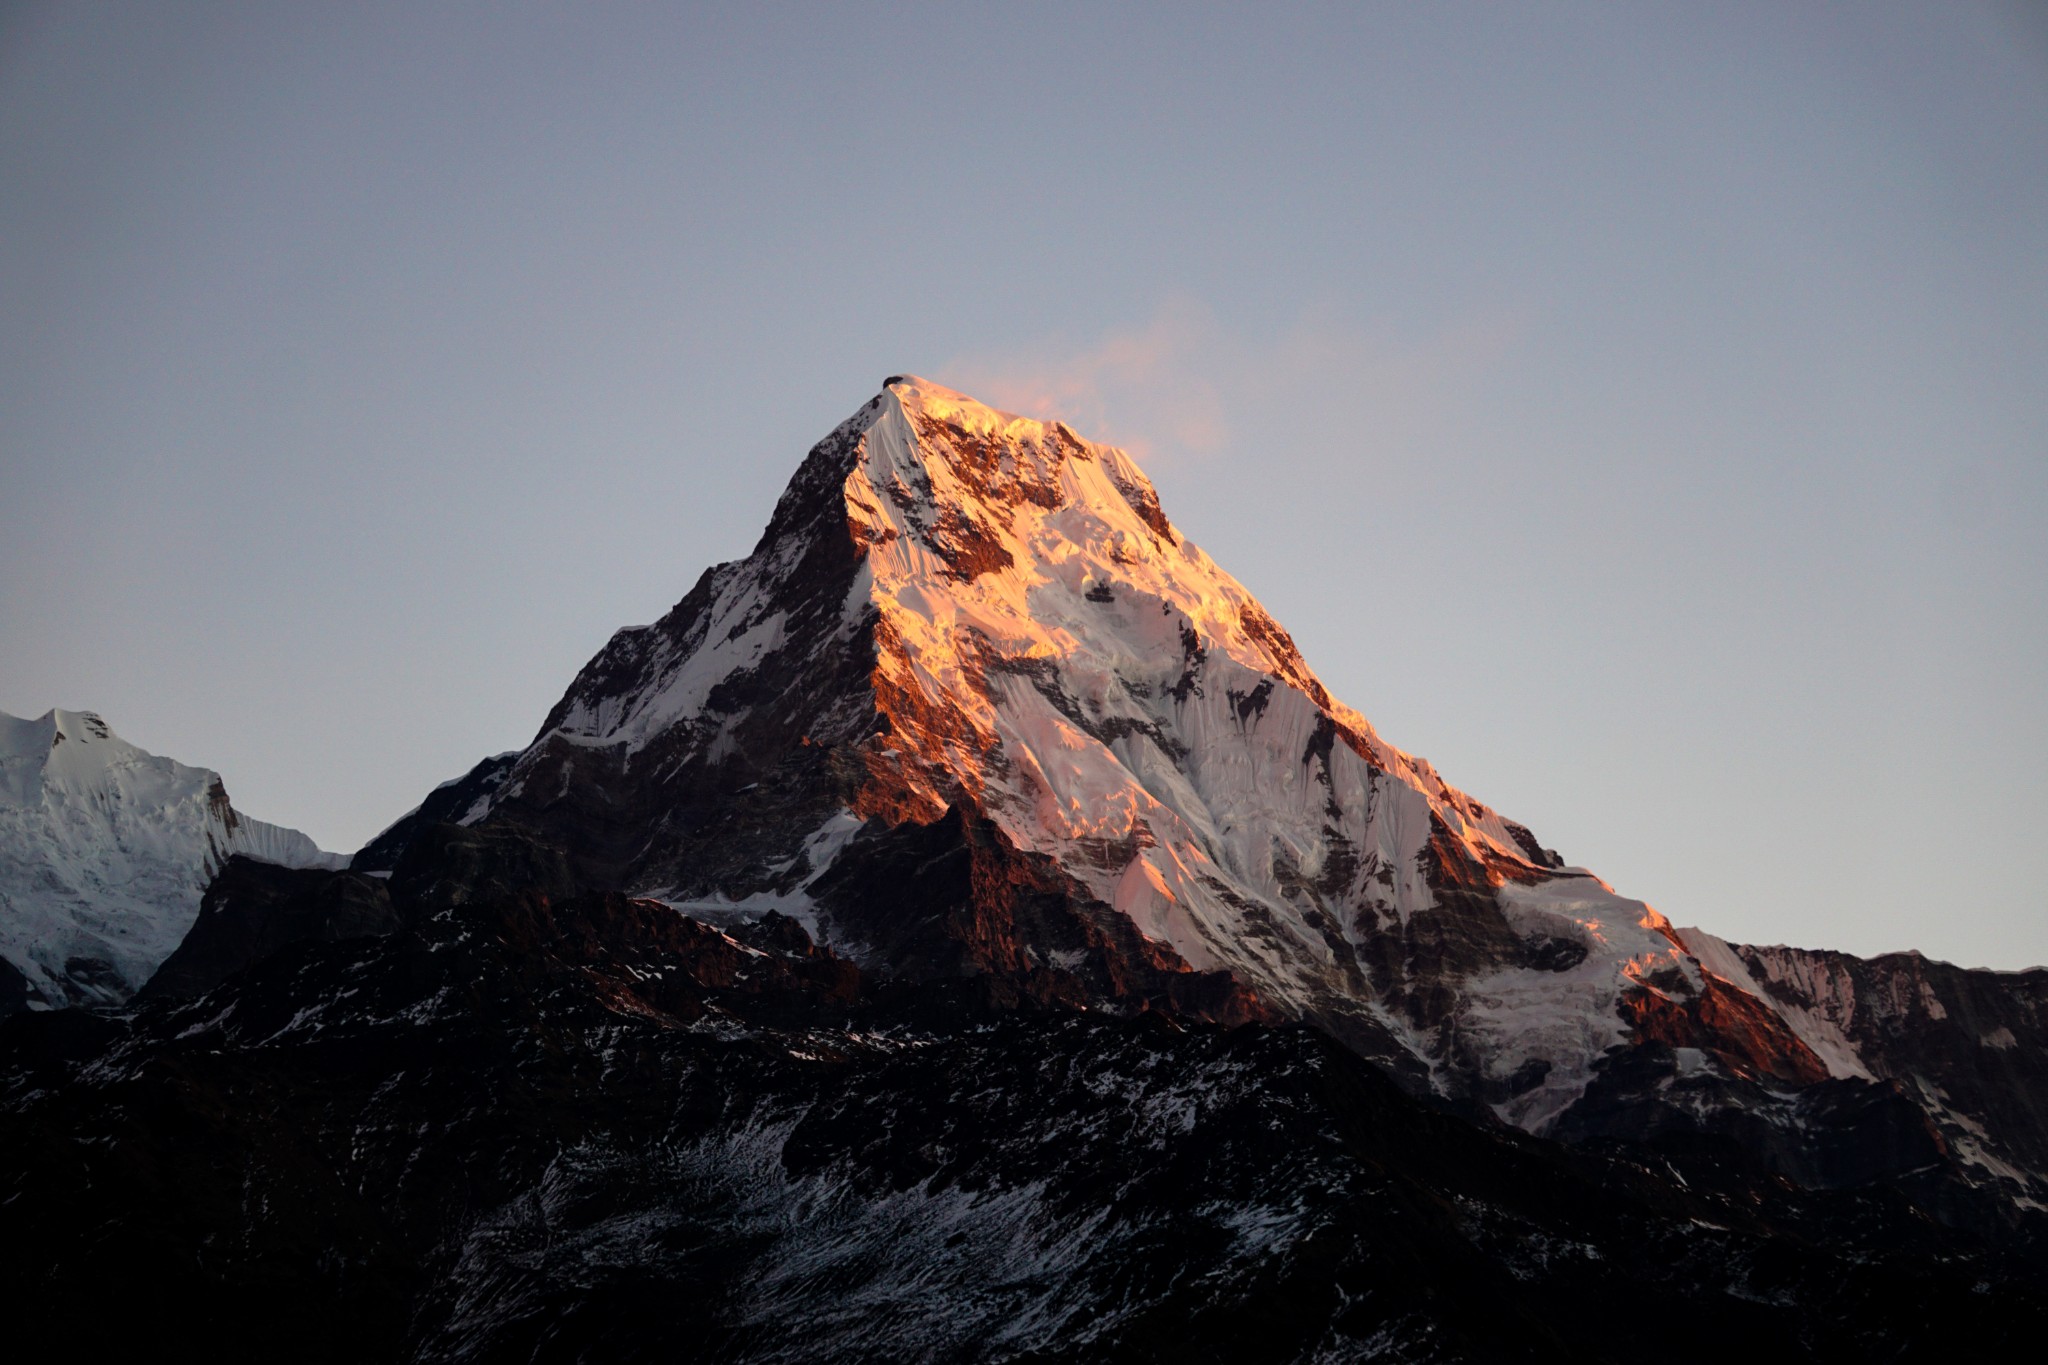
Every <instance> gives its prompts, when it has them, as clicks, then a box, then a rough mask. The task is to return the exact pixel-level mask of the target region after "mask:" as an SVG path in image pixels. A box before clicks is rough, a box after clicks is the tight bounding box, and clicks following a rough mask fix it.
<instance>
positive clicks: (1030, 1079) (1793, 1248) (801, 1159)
mask: <svg viewBox="0 0 2048 1365" xmlns="http://www.w3.org/2000/svg"><path fill="white" fill-rule="evenodd" d="M490 853H491V850H489V849H488V848H484V847H481V846H480V845H479V843H478V841H477V838H476V837H475V836H472V835H470V834H469V833H468V832H456V831H449V832H448V834H447V838H446V839H445V840H444V841H443V848H442V853H441V855H440V858H441V862H440V868H441V875H432V874H431V869H429V868H425V867H423V866H422V867H415V868H413V869H412V870H411V871H412V875H411V876H410V877H405V876H401V877H396V878H394V879H393V880H392V882H391V883H390V884H389V885H390V889H391V890H390V899H389V901H388V906H389V910H390V913H391V914H392V916H393V917H394V919H395V921H396V922H397V923H398V924H399V925H400V927H399V928H397V929H396V931H395V932H391V933H388V934H386V935H383V936H380V937H363V938H351V939H345V940H342V941H328V942H320V941H311V940H308V941H302V942H298V943H292V944H288V945H286V946H284V947H282V948H279V949H277V950H276V951H274V952H273V953H271V954H270V955H269V956H268V957H267V958H264V959H262V960H260V961H258V962H257V963H256V964H255V965H254V966H253V967H250V968H248V969H247V970H245V971H242V972H240V973H239V974H236V975H232V976H230V977H229V978H228V979H227V980H226V981H225V982H224V983H223V984H220V985H218V986H216V987H215V988H213V989H212V990H211V991H210V992H208V993H207V994H205V995H203V996H201V997H199V998H196V999H185V1000H178V999H165V1000H159V1001H157V1002H155V1003H150V1004H147V1005H145V1006H144V1007H143V1008H141V1009H139V1010H137V1011H135V1012H132V1013H130V1014H126V1015H96V1014H91V1013H86V1012H83V1011H64V1012H59V1013H51V1014H27V1015H19V1016H16V1017H15V1018H13V1019H11V1020H8V1021H7V1022H6V1024H5V1025H4V1026H0V1085H4V1092H0V1171H4V1172H5V1173H6V1175H5V1177H4V1178H5V1181H6V1186H5V1188H4V1189H0V1245H4V1247H5V1248H6V1251H5V1253H4V1255H5V1259H6V1264H5V1265H4V1266H0V1283H5V1284H6V1285H7V1286H8V1289H9V1297H10V1298H11V1299H12V1300H13V1307H12V1308H11V1309H10V1314H9V1321H10V1329H11V1331H10V1338H11V1340H12V1341H14V1342H16V1343H20V1349H23V1350H26V1351H33V1350H35V1349H36V1348H39V1347H41V1348H48V1349H53V1350H54V1349H65V1350H69V1351H77V1350H80V1349H86V1350H89V1351H90V1352H91V1353H92V1354H93V1355H95V1356H106V1355H113V1354H115V1353H116V1352H120V1351H128V1350H141V1349H147V1350H148V1351H149V1352H150V1354H152V1355H157V1354H161V1353H163V1352H165V1351H166V1350H172V1351H175V1350H177V1349H180V1348H182V1349H186V1350H191V1351H194V1352H203V1353H204V1354H205V1355H206V1356H207V1357H208V1358H210V1359H219V1360H231V1359H265V1360H277V1359H296V1360H316V1359H317V1360H348V1361H363V1360H418V1361H443V1360H491V1361H497V1360H508V1361H509V1360H519V1361H529V1360H531V1361H558V1360H559V1361H570V1360H592V1361H595V1360H606V1361H612V1360H622V1361H623V1360H641V1359H648V1360H652V1359H664V1360H666V1359H674V1358H676V1357H677V1355H678V1354H681V1355H684V1356H686V1357H688V1358H693V1359H706V1360H730V1361H764V1362H765V1361H792V1362H794V1361H821V1360H833V1361H840V1360H847V1361H865V1360H872V1361H904V1360H932V1361H954V1360H958V1361H982V1360H988V1361H996V1360H1014V1361H1056V1360H1072V1361H1082V1360H1088V1361H1094V1360H1176V1361H1181V1360H1259V1361H1290V1360H1302V1361H1307V1360H1319V1361H1323V1360H1364V1359H1374V1360H1392V1361H1439V1360H1443V1361H1448V1360H1484V1361H1575V1362H1577V1361H1609V1360H1611V1361H1622V1360H1634V1359H1639V1358H1640V1357H1641V1355H1642V1354H1643V1353H1644V1352H1645V1351H1646V1350H1649V1351H1654V1353H1655V1354H1656V1355H1657V1356H1658V1357H1659V1358H1661V1359H1665V1360H1673V1361H1691V1360H1699V1361H1706V1360H1717V1361H1718V1360H1726V1359H1729V1358H1736V1357H1738V1355H1746V1356H1748V1357H1750V1358H1754V1359H1765V1360H1816V1361H1823V1360H1824V1361H1832V1360H1842V1361H1849V1360H1857V1361H1861V1360H1871V1359H1891V1360H1918V1359H1926V1360H1937V1359H1948V1358H1952V1356H1951V1355H1950V1352H1951V1350H1952V1348H1953V1346H1954V1344H1955V1343H1956V1342H1959V1341H1963V1340H1969V1341H1972V1342H1974V1343H1978V1346H1979V1349H1980V1350H1981V1351H1983V1352H1984V1353H1985V1354H1986V1356H1987V1358H1994V1359H1995V1358H2012V1357H2014V1356H2016V1355H2017V1354H2019V1353H2020V1351H2021V1349H2022V1346H2021V1344H2022V1343H2024V1342H2027V1341H2038V1340H2039V1339H2041V1335H2042V1333H2043V1332H2044V1331H2048V1291H2044V1289H2043V1288H2042V1279H2041V1273H2040V1266H2039V1263H2038V1260H2036V1259H2032V1258H2030V1256H2029V1253H2028V1251H2027V1248H2026V1244H2025V1242H2024V1240H2023V1239H2011V1240H2009V1241H2008V1242H2007V1244H2005V1245H2004V1246H2002V1247H1999V1246H1991V1245H1987V1244H1985V1243H1982V1242H1979V1241H1976V1240H1973V1239H1972V1238H1971V1237H1969V1236H1967V1235H1965V1234H1963V1233H1960V1232H1956V1231H1953V1230H1950V1229H1946V1228H1943V1227H1941V1226H1940V1225H1938V1224H1936V1223H1935V1222H1933V1221H1931V1220H1930V1219H1929V1218H1927V1217H1926V1216H1924V1215H1923V1214H1921V1213H1920V1212H1918V1211H1917V1210H1916V1209H1915V1208H1914V1207H1913V1206H1912V1205H1911V1204H1910V1203H1909V1202H1908V1201H1907V1200H1906V1199H1905V1198H1904V1197H1903V1196H1902V1195H1900V1194H1898V1193H1897V1192H1896V1191H1892V1190H1889V1189H1887V1188H1885V1187H1872V1188H1868V1189H1864V1190H1848V1191H1833V1192H1814V1191H1809V1190H1804V1189H1801V1188H1799V1187H1797V1186H1795V1185H1793V1184H1791V1183H1789V1182H1787V1181H1785V1180H1784V1179H1782V1178H1780V1177H1777V1176H1774V1175H1772V1174H1770V1173H1768V1172H1767V1171H1766V1170H1765V1169H1764V1168H1763V1167H1762V1166H1760V1165H1758V1164H1756V1163H1755V1162H1754V1161H1753V1160H1752V1159H1750V1158H1747V1157H1745V1156H1744V1155H1743V1154H1742V1151H1741V1149H1740V1148H1739V1147H1738V1146H1736V1145H1735V1144H1733V1143H1724V1144H1719V1145H1716V1144H1714V1143H1710V1142H1702V1141H1699V1140H1696V1139H1688V1140H1685V1141H1678V1142H1673V1143H1665V1144H1661V1145H1660V1144H1658V1143H1655V1142H1651V1143H1647V1144H1642V1145H1619V1144H1599V1143H1595V1144H1589V1145H1584V1146H1579V1147H1564V1146H1560V1145H1558V1144H1555V1143H1551V1142H1547V1141H1543V1140H1539V1139H1536V1138H1532V1137H1528V1136H1526V1135H1523V1134H1520V1133H1516V1132H1513V1131H1511V1130H1507V1129H1505V1128H1500V1127H1487V1126H1482V1125H1480V1124H1477V1123H1474V1122H1471V1121H1469V1120H1467V1119H1464V1118H1460V1117H1457V1116H1454V1115H1452V1114H1448V1113H1445V1112H1442V1111H1440V1110H1437V1109H1433V1108H1429V1107H1426V1106H1424V1105H1423V1104H1421V1103H1418V1102H1417V1101H1416V1100H1414V1099H1412V1098H1410V1097H1409V1096H1407V1095H1405V1094H1404V1093H1402V1091H1401V1090H1400V1089H1398V1088H1397V1087H1396V1086H1395V1085H1394V1084H1393V1083H1392V1082H1390V1081H1389V1080H1388V1079H1387V1078H1386V1077H1385V1076H1384V1075H1383V1074H1382V1073H1381V1072H1379V1071H1378V1070H1376V1069H1375V1068H1374V1067H1373V1066H1371V1065H1370V1064H1369V1063H1367V1062H1365V1061H1363V1060H1362V1059H1360V1058H1359V1057H1358V1056H1357V1055H1356V1054H1355V1053H1353V1052H1351V1051H1349V1050H1347V1049H1345V1048H1343V1047H1341V1046H1339V1045H1338V1044H1336V1043H1335V1042H1333V1041H1332V1040H1331V1039H1329V1038H1328V1037H1326V1036H1325V1035H1323V1034H1321V1033H1319V1032H1317V1031H1315V1030H1313V1029H1310V1028H1306V1027H1300V1026H1294V1027H1287V1028H1272V1027H1267V1026H1264V1025H1260V1024H1249V1025H1244V1026H1241V1027H1237V1028H1227V1027H1224V1026H1220V1025H1212V1024H1187V1023H1184V1022H1182V1021H1180V1020H1178V1019H1176V1018H1175V1017H1174V1016H1173V1015H1172V1014H1171V1013H1169V1012H1167V1011H1163V1010H1150V1011H1145V1012H1141V1013H1137V1014H1134V1015H1127V1016H1124V1017H1112V1016H1109V1015H1107V1014H1104V1013H1103V1012H1100V1011H1095V1012H1089V1011H1081V1010H1074V1009H1067V1008H1060V1007H1059V1006H1058V1005H1057V1004H1056V1003H1055V1004H1047V1005H1041V1004H1035V1003H1034V1002H1033V1001H1032V1000H1030V999H1029V998H1027V997H1020V996H1018V995H1016V994H1014V993H1009V994H1004V993H1003V992H1001V991H1000V990H996V991H995V993H993V994H992V993H991V991H992V990H994V986H995V983H991V982H989V981H986V980H983V981H980V982H979V983H978V984H977V981H976V980H975V979H956V980H951V981H942V980H932V981H927V982H924V983H922V984H911V983H908V982H891V981H876V980H871V979H864V978H863V976H862V975H861V973H859V972H858V971H857V970H856V969H855V968H854V967H853V966H852V965H851V964H849V963H848V962H846V961H844V960H842V959H841V958H839V957H837V956H835V955H833V954H832V953H830V952H827V951H825V950H823V949H820V948H818V947H816V946H814V945H813V944H812V943H811V941H810V939H809V938H808V936H807V935H806V934H805V933H804V931H803V930H802V929H801V928H800V927H799V926H798V925H796V924H795V923H794V922H792V921H790V920H787V919H784V918H782V917H780V916H773V915H771V916H769V917H767V918H766V919H763V920H761V921H759V922H756V923H754V924H750V925H746V926H741V927H737V928H734V929H732V930H730V931H722V930H719V929H715V928H711V927H708V926H706V925H703V924H701V923H699V922H697V921H695V920H692V919H689V918H687V917H684V916H681V915H678V914H676V913H675V912H673V911H672V910H670V909H668V908H667V907H665V906H662V905H659V904H656V903H653V902H647V901H635V900H631V899H627V898H625V897H622V896H618V895H608V894H588V893H577V892H575V891H573V890H564V889H563V888H561V887H556V888H553V890H552V891H550V890H545V889H538V888H535V887H533V886H529V887H528V888H527V889H524V890H508V889H507V888H506V887H505V886H504V885H502V884H500V881H499V879H498V875H497V873H496V872H494V870H493V869H502V868H504V867H506V866H508V865H512V866H518V867H521V868H523V869H524V870H525V871H527V872H531V871H532V870H533V869H534V868H535V867H540V868H543V869H544V868H545V866H546V865H547V863H548V860H549V854H548V852H547V850H545V849H529V850H528V851H527V856H526V858H525V861H524V862H519V861H518V860H513V862H511V863H508V862H507V861H506V859H505V858H504V857H503V856H499V857H496V858H493V857H491V856H489V855H490ZM497 853H498V854H499V855H503V854H504V853H505V850H497ZM325 875H326V876H327V877H329V878H334V877H340V878H347V877H349V875H350V874H325ZM357 880H361V879H357ZM543 880H544V879H543ZM276 889H277V888H275V887H274V886H273V887H269V888H267V890H268V891H269V892H275V891H276ZM359 892H360V888H359V887H355V886H354V885H353V884H352V883H351V884H346V885H344V884H336V883H332V882H322V881H321V878H320V875H318V874H311V875H309V876H308V877H307V878H305V879H304V885H303V886H302V887H301V888H300V891H299V894H300V895H301V896H303V897H309V898H318V897H323V896H324V897H328V898H329V899H334V898H337V897H338V898H341V899H343V900H347V899H348V898H350V897H354V896H356V895H358V893H359ZM289 901H290V897H289V896H284V897H281V898H280V899H279V900H278V901H275V902H273V904H274V905H282V906H283V907H284V909H285V911H286V912H287V913H290V912H291V905H290V904H289ZM351 903H353V902H351Z"/></svg>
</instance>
